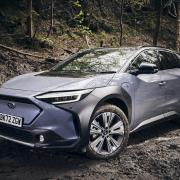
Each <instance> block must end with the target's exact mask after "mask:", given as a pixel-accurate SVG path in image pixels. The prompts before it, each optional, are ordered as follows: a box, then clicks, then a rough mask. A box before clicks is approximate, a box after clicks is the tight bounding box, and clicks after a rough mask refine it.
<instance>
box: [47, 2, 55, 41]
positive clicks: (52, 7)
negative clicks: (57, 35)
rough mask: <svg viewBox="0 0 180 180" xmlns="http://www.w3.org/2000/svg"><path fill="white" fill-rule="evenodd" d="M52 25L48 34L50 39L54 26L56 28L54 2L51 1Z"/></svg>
mask: <svg viewBox="0 0 180 180" xmlns="http://www.w3.org/2000/svg"><path fill="white" fill-rule="evenodd" d="M50 16H51V17H50V18H51V23H50V28H49V32H48V37H49V35H50V34H51V33H52V31H53V26H54V0H51V15H50Z"/></svg>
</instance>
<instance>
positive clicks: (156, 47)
mask: <svg viewBox="0 0 180 180" xmlns="http://www.w3.org/2000/svg"><path fill="white" fill-rule="evenodd" d="M119 49H131V50H134V51H141V50H148V49H154V50H163V51H168V52H171V53H176V54H178V53H177V52H176V51H174V50H171V49H167V48H165V47H160V46H122V47H117V48H113V47H99V48H92V49H84V50H82V51H80V53H82V52H93V51H101V50H102V51H103V50H106V51H111V50H119Z"/></svg>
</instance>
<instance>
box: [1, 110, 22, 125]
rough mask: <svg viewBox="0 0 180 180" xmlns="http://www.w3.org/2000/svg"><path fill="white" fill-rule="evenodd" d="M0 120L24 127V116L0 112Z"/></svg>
mask: <svg viewBox="0 0 180 180" xmlns="http://www.w3.org/2000/svg"><path fill="white" fill-rule="evenodd" d="M0 122H1V123H5V124H10V125H13V126H17V127H22V125H23V118H21V117H17V116H12V115H8V114H3V113H0Z"/></svg>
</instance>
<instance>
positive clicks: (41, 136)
mask: <svg viewBox="0 0 180 180" xmlns="http://www.w3.org/2000/svg"><path fill="white" fill-rule="evenodd" d="M44 140H45V139H44V136H43V135H42V134H41V135H40V136H39V141H40V142H41V143H43V142H44Z"/></svg>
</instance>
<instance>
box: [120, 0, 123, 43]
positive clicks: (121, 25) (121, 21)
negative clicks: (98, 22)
mask: <svg viewBox="0 0 180 180" xmlns="http://www.w3.org/2000/svg"><path fill="white" fill-rule="evenodd" d="M123 8H124V0H121V12H120V40H119V45H120V46H122V41H123Z"/></svg>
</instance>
